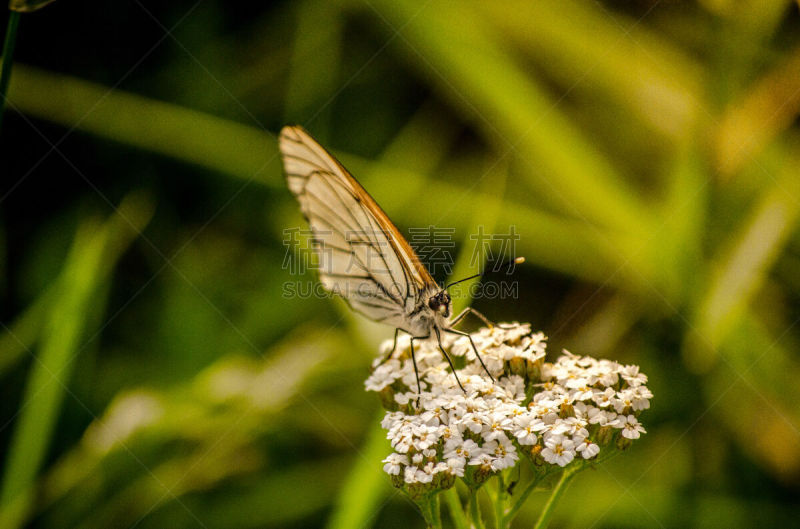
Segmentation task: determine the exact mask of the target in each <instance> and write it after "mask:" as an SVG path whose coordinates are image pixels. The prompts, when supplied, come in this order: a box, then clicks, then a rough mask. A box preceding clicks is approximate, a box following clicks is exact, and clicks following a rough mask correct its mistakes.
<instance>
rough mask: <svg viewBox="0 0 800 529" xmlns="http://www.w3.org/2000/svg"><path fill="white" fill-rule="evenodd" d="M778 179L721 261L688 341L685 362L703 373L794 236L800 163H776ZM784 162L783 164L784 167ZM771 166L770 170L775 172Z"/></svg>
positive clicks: (799, 205)
mask: <svg viewBox="0 0 800 529" xmlns="http://www.w3.org/2000/svg"><path fill="white" fill-rule="evenodd" d="M776 162H778V163H777V164H771V166H774V167H778V169H777V170H776V173H777V175H776V177H774V179H773V180H772V181H771V182H770V185H769V186H768V187H767V188H766V189H765V190H764V192H763V193H762V196H761V197H760V198H759V200H758V202H757V203H756V204H755V205H754V206H753V208H752V210H751V212H750V214H749V216H748V218H747V219H746V220H745V221H744V222H743V223H742V226H741V227H740V228H739V230H738V231H737V232H736V233H734V234H733V235H732V236H731V238H730V240H729V241H728V244H727V245H726V246H725V247H724V249H723V253H721V254H720V255H719V256H718V257H717V259H716V266H714V268H713V269H712V272H711V274H710V279H709V283H708V288H707V290H706V292H705V294H704V296H703V298H702V299H701V300H700V302H699V304H698V308H697V312H696V320H697V323H696V325H695V328H696V330H694V331H692V332H691V333H690V334H689V336H688V337H687V343H686V347H685V348H684V358H685V360H686V361H687V362H688V364H689V365H690V366H691V367H692V368H693V369H695V370H697V371H698V372H703V371H707V370H708V369H709V368H710V367H711V366H712V365H713V364H714V362H715V361H716V359H717V354H718V352H717V348H718V346H719V344H720V343H721V342H722V341H723V340H724V339H725V337H726V336H727V334H728V333H729V332H730V331H731V329H732V328H734V326H735V325H736V323H737V321H738V320H739V318H740V316H741V315H742V314H743V312H744V311H745V309H746V307H747V305H748V303H749V301H750V299H751V298H752V296H753V295H754V293H755V292H756V291H757V290H758V289H759V287H760V286H761V284H762V283H763V281H764V278H765V274H766V273H767V272H768V270H769V269H770V267H771V266H772V264H773V263H774V262H775V260H776V259H777V258H778V257H779V255H780V253H781V250H782V249H783V247H784V246H785V245H786V243H787V242H788V240H789V236H790V235H791V234H792V233H794V231H795V229H796V225H797V220H798V217H799V216H800V178H798V172H797V167H798V165H797V164H798V161H797V159H796V158H794V157H792V158H791V159H790V160H776ZM781 162H783V163H781ZM769 169H770V168H768V170H769Z"/></svg>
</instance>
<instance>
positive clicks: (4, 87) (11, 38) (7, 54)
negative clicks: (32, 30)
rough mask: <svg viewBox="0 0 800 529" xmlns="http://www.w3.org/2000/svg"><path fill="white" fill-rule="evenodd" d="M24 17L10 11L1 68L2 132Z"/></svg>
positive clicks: (0, 101) (0, 107) (0, 111)
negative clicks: (20, 20) (18, 33)
mask: <svg viewBox="0 0 800 529" xmlns="http://www.w3.org/2000/svg"><path fill="white" fill-rule="evenodd" d="M21 16H22V15H21V14H20V13H19V12H17V11H9V13H8V25H7V26H6V36H5V40H4V41H3V63H2V66H0V130H3V114H5V109H6V96H7V94H8V84H9V82H10V81H11V65H12V64H13V62H14V47H15V46H16V44H17V30H18V29H19V19H20V17H21Z"/></svg>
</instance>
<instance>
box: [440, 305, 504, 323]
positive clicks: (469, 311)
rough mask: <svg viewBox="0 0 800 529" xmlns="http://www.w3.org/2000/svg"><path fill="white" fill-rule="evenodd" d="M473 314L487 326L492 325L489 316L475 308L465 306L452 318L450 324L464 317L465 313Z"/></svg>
mask: <svg viewBox="0 0 800 529" xmlns="http://www.w3.org/2000/svg"><path fill="white" fill-rule="evenodd" d="M470 313H471V314H474V315H475V316H477V317H478V318H480V320H481V321H482V322H483V323H484V324H485V325H486V326H487V327H490V328H491V327H494V323H492V322H491V321H490V320H489V318H487V317H486V316H484V315H483V314H481V313H480V312H478V311H477V310H475V309H473V308H472V307H467V308H466V309H464V310H462V311H461V313H459V315H458V316H456V317H455V318H453V321H451V322H450V325H456V324H458V322H460V321H461V320H463V319H464V317H465V316H466V315H467V314H470Z"/></svg>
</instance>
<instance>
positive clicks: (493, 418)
mask: <svg viewBox="0 0 800 529" xmlns="http://www.w3.org/2000/svg"><path fill="white" fill-rule="evenodd" d="M487 419H488V420H487V421H486V423H485V424H484V425H483V429H482V431H481V435H482V436H483V438H484V439H486V440H487V441H495V440H497V439H500V438H503V439H506V440H507V439H508V437H506V430H507V429H509V428H511V419H509V418H508V417H507V416H506V415H505V414H504V413H502V412H494V413H491V414H489V416H488V417H487Z"/></svg>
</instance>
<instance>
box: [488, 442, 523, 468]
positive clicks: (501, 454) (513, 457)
mask: <svg viewBox="0 0 800 529" xmlns="http://www.w3.org/2000/svg"><path fill="white" fill-rule="evenodd" d="M493 443H494V445H493V446H491V448H490V449H491V451H492V454H493V455H494V457H495V459H494V461H492V470H494V471H499V470H503V469H505V468H510V467H513V466H514V464H516V462H517V460H518V459H519V456H518V455H517V450H516V449H515V448H514V445H513V444H511V441H509V440H508V437H506V436H503V437H502V438H498V439H497V441H493ZM487 450H488V449H487Z"/></svg>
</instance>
